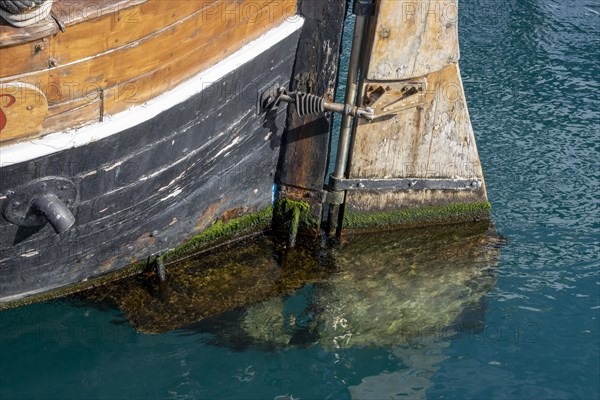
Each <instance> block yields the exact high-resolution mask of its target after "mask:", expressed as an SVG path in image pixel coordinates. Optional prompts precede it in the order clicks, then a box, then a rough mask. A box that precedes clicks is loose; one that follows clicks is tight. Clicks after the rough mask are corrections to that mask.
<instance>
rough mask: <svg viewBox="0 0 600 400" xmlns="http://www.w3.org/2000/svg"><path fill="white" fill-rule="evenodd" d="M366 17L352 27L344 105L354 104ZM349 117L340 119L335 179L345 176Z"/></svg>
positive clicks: (349, 127)
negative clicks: (352, 36)
mask: <svg viewBox="0 0 600 400" xmlns="http://www.w3.org/2000/svg"><path fill="white" fill-rule="evenodd" d="M367 19H368V17H367V16H364V15H357V16H356V23H355V25H354V39H353V40H352V50H351V53H350V65H349V66H348V81H347V83H346V98H345V103H346V104H354V102H355V99H356V92H357V89H358V68H359V64H360V59H361V49H362V42H363V38H364V36H365V35H364V33H365V27H366V26H367ZM353 119H354V117H352V116H351V115H344V117H343V118H342V126H341V129H340V136H339V138H338V149H337V156H336V160H335V169H334V171H333V176H334V177H336V178H340V179H341V178H344V177H345V174H346V164H347V163H348V149H349V148H350V133H351V130H352V120H353Z"/></svg>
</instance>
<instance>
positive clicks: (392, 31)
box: [367, 0, 459, 80]
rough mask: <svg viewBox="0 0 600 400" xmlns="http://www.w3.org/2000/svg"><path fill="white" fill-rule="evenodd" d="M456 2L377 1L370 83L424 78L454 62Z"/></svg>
mask: <svg viewBox="0 0 600 400" xmlns="http://www.w3.org/2000/svg"><path fill="white" fill-rule="evenodd" d="M457 24H458V0H418V1H398V0H380V1H378V2H377V15H376V23H375V24H373V31H372V32H371V44H370V48H371V49H372V53H371V56H370V60H369V64H368V73H367V77H368V79H370V80H402V79H407V78H413V77H417V76H423V75H427V74H429V73H431V72H435V71H438V70H440V69H442V68H444V67H445V66H447V65H449V64H451V63H454V62H456V61H458V59H459V48H458V27H457Z"/></svg>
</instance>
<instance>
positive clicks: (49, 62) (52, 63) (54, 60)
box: [48, 58, 58, 68]
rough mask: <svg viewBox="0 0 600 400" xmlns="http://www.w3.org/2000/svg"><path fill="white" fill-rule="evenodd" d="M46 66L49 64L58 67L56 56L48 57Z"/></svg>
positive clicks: (51, 66)
mask: <svg viewBox="0 0 600 400" xmlns="http://www.w3.org/2000/svg"><path fill="white" fill-rule="evenodd" d="M48 66H50V68H55V67H58V60H57V59H56V58H51V59H49V60H48Z"/></svg>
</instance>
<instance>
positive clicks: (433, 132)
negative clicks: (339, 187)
mask: <svg viewBox="0 0 600 400" xmlns="http://www.w3.org/2000/svg"><path fill="white" fill-rule="evenodd" d="M426 81H427V89H426V93H425V103H424V105H423V106H419V107H414V108H411V109H408V110H405V111H401V112H400V113H398V114H397V115H395V116H393V117H390V118H382V119H381V120H376V121H374V122H366V121H360V122H359V124H358V127H357V129H356V132H355V135H354V144H353V151H352V154H353V156H352V165H351V168H350V176H351V177H353V178H405V177H418V178H453V177H462V178H471V177H478V176H481V175H482V173H481V163H480V162H479V155H478V153H477V147H476V146H475V138H474V135H473V129H472V127H471V121H470V119H469V113H468V110H467V105H466V101H465V97H464V93H463V87H462V81H461V79H460V72H459V68H458V65H457V64H452V65H450V66H448V67H446V68H444V69H443V70H441V71H438V72H434V73H431V74H429V75H427V76H426ZM371 84H372V83H371V82H366V83H365V86H368V85H371Z"/></svg>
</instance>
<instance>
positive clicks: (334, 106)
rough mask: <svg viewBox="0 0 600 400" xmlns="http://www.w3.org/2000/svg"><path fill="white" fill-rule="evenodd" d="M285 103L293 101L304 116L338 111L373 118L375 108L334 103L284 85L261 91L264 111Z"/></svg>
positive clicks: (260, 102)
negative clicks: (290, 90)
mask: <svg viewBox="0 0 600 400" xmlns="http://www.w3.org/2000/svg"><path fill="white" fill-rule="evenodd" d="M282 102H284V103H292V104H294V105H295V106H296V112H297V113H298V115H299V116H300V117H301V118H302V117H304V116H307V115H318V114H322V113H324V112H336V113H340V114H343V115H350V116H352V117H358V118H365V119H367V120H371V119H372V118H373V110H372V109H371V108H369V107H357V106H353V105H352V104H341V103H334V102H330V101H327V100H325V98H324V97H322V96H316V95H314V94H310V93H303V92H288V91H287V90H286V89H285V88H284V87H280V86H279V85H274V86H272V87H270V88H268V89H267V90H264V91H263V92H262V93H259V105H260V108H261V110H262V111H269V110H273V109H275V108H277V107H279V105H280V104H281V103H282Z"/></svg>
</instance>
